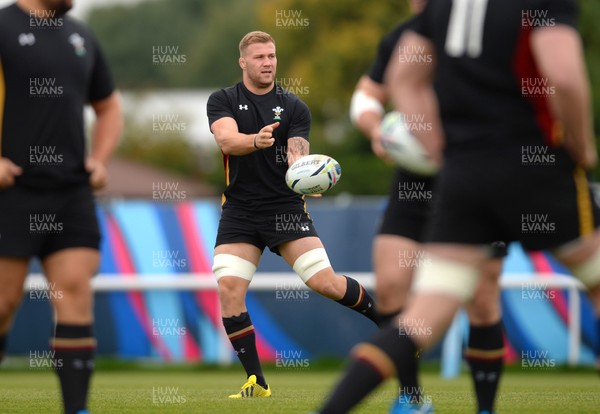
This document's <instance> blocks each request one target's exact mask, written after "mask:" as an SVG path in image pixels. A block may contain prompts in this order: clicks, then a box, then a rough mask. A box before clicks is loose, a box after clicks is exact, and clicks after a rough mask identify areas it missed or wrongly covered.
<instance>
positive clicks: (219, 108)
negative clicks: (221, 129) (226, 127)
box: [206, 89, 235, 125]
mask: <svg viewBox="0 0 600 414" xmlns="http://www.w3.org/2000/svg"><path fill="white" fill-rule="evenodd" d="M206 114H207V116H208V124H209V125H212V124H213V123H214V122H215V121H217V120H219V119H221V118H225V117H230V118H235V117H234V115H233V111H232V110H231V105H230V104H229V99H227V94H226V93H225V91H224V90H223V89H221V90H219V91H216V92H213V93H212V94H211V95H210V97H209V98H208V102H207V104H206Z"/></svg>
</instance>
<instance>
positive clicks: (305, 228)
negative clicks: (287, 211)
mask: <svg viewBox="0 0 600 414" xmlns="http://www.w3.org/2000/svg"><path fill="white" fill-rule="evenodd" d="M301 229H302V231H309V230H310V228H309V227H308V226H302V227H301Z"/></svg>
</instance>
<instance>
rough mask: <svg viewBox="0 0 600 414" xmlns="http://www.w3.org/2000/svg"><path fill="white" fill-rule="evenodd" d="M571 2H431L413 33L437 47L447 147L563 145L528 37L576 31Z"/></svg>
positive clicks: (438, 87) (549, 92)
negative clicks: (543, 30)
mask: <svg viewBox="0 0 600 414" xmlns="http://www.w3.org/2000/svg"><path fill="white" fill-rule="evenodd" d="M576 20H577V7H576V4H575V1H574V0H454V1H453V0H429V2H428V4H427V6H426V8H425V10H424V11H423V13H422V14H421V15H420V17H419V19H418V22H417V25H416V27H415V30H416V31H417V32H418V33H420V34H421V35H423V36H425V37H427V38H429V39H430V40H431V41H432V42H433V43H434V45H435V49H436V57H437V67H436V92H437V95H438V100H439V105H440V113H441V117H442V122H443V125H444V130H445V133H446V138H447V141H448V146H449V147H448V148H447V149H448V150H450V149H451V148H452V147H453V146H454V145H457V144H458V145H460V144H466V145H468V146H470V147H472V148H473V147H478V144H483V143H485V144H486V145H487V144H489V143H492V142H493V143H496V144H502V143H503V142H507V141H510V140H513V142H514V140H519V142H523V141H529V142H531V143H535V144H540V143H543V142H545V143H547V144H549V145H552V144H555V143H557V142H559V141H560V137H559V136H558V133H559V131H560V128H558V127H557V125H556V121H555V119H554V118H553V117H552V115H551V111H550V107H549V103H548V97H549V96H550V95H552V94H553V93H554V90H553V87H552V86H550V85H549V84H548V80H547V79H545V78H544V77H543V76H541V75H540V73H539V71H538V69H537V67H536V64H535V60H534V58H533V55H532V51H531V45H530V36H531V33H532V31H533V30H536V28H538V27H544V26H554V25H559V24H565V25H569V26H572V27H575V25H576Z"/></svg>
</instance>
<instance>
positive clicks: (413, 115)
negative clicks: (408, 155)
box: [394, 83, 444, 163]
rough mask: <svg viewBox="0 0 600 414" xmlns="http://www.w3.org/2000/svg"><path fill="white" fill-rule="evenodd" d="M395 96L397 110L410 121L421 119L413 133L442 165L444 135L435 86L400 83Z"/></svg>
mask: <svg viewBox="0 0 600 414" xmlns="http://www.w3.org/2000/svg"><path fill="white" fill-rule="evenodd" d="M397 91H398V93H397V94H396V95H395V96H394V107H395V109H396V110H397V111H398V112H400V113H403V114H405V115H407V118H408V119H419V123H422V125H419V126H418V127H417V128H413V127H412V126H411V125H409V127H410V128H411V131H413V133H414V135H415V136H416V137H417V138H419V140H420V141H421V142H422V143H423V146H425V148H426V149H427V151H428V153H429V154H430V156H431V157H432V159H433V160H434V161H435V162H437V163H441V161H442V158H443V157H442V151H443V147H444V133H443V130H442V127H441V120H440V118H439V110H438V103H437V97H436V95H435V91H434V90H433V86H431V85H428V84H409V83H400V84H398V85H397Z"/></svg>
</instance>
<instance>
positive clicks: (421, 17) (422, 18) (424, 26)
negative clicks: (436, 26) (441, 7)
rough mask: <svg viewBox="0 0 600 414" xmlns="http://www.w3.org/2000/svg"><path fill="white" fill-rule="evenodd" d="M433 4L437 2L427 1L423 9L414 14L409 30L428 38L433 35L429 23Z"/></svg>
mask: <svg viewBox="0 0 600 414" xmlns="http://www.w3.org/2000/svg"><path fill="white" fill-rule="evenodd" d="M433 4H439V2H435V1H428V2H427V4H426V5H425V8H424V9H423V11H422V12H421V13H419V14H418V15H417V16H415V18H414V19H413V20H412V23H411V25H410V27H409V29H410V30H412V31H414V32H416V33H417V34H420V35H421V36H423V37H426V38H428V39H432V36H433V33H432V27H431V24H430V21H431V16H432V15H433V11H432V9H433V7H434V6H433Z"/></svg>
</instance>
